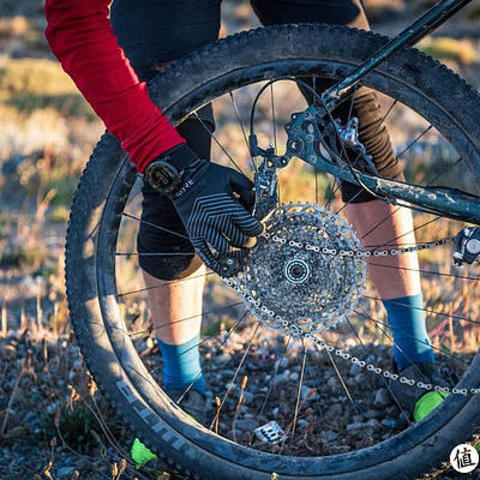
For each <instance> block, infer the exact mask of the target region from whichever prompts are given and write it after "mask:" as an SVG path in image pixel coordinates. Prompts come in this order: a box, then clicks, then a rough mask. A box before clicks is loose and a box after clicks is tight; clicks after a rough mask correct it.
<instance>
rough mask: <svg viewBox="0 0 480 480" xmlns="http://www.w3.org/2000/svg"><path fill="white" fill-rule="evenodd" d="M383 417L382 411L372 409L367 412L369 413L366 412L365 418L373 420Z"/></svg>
mask: <svg viewBox="0 0 480 480" xmlns="http://www.w3.org/2000/svg"><path fill="white" fill-rule="evenodd" d="M387 411H388V410H387ZM382 415H383V413H382V412H381V411H380V410H373V409H371V410H367V411H366V412H365V417H367V418H370V419H372V418H380V417H381V416H382Z"/></svg>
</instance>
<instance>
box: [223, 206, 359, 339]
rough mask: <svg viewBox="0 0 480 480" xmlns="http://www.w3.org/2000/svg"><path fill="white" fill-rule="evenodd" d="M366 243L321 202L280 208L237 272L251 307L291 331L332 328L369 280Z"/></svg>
mask: <svg viewBox="0 0 480 480" xmlns="http://www.w3.org/2000/svg"><path fill="white" fill-rule="evenodd" d="M361 249H362V246H361V243H360V240H359V239H358V237H357V236H356V234H355V232H354V231H353V230H352V228H351V227H350V226H349V225H348V224H347V223H346V222H345V221H344V220H343V219H342V218H341V217H340V216H339V215H336V214H335V213H333V212H331V211H329V210H326V209H324V208H322V207H319V206H318V205H311V204H290V205H283V206H280V207H278V208H276V209H275V210H274V211H273V212H272V213H271V215H270V216H269V217H268V219H267V220H266V222H265V231H264V234H263V235H262V236H261V237H260V238H259V239H258V243H257V244H256V246H255V247H254V248H253V249H252V250H251V253H250V254H249V256H248V258H247V259H246V261H245V264H244V266H243V269H242V271H241V272H240V273H238V274H237V276H236V277H234V278H231V279H230V281H231V282H232V286H233V287H234V288H235V290H236V291H237V292H238V293H240V295H241V296H242V298H243V300H244V302H245V304H246V306H247V308H248V310H249V311H250V313H251V314H252V315H254V316H255V317H257V318H258V319H259V320H260V321H262V322H263V323H265V324H266V325H269V326H271V327H273V328H277V329H281V330H284V331H286V332H288V333H289V334H290V335H292V334H293V335H296V336H299V335H305V334H307V333H314V332H321V331H323V330H326V329H328V328H332V327H333V326H335V325H336V324H337V323H338V322H340V321H341V320H342V319H344V318H345V317H346V316H347V315H348V314H349V313H350V312H351V311H352V310H353V309H354V308H355V305H356V304H357V302H358V299H359V297H360V295H361V293H362V291H363V288H364V284H365V280H366V264H365V260H364V259H363V258H362V257H361V256H356V255H352V256H338V255H335V254H334V252H337V251H339V250H345V251H351V252H357V251H359V250H361Z"/></svg>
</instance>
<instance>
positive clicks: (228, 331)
mask: <svg viewBox="0 0 480 480" xmlns="http://www.w3.org/2000/svg"><path fill="white" fill-rule="evenodd" d="M247 315H248V311H246V310H245V311H244V312H243V313H242V316H241V317H240V319H239V320H237V322H236V323H235V324H234V326H233V327H232V328H231V329H230V330H227V329H226V328H225V329H223V330H221V331H220V332H219V333H218V334H217V335H209V336H208V337H205V338H202V340H200V341H199V342H198V343H197V344H196V345H193V346H192V347H190V348H188V349H187V350H185V351H184V352H182V353H181V354H180V355H179V357H181V356H182V355H185V354H186V353H188V352H189V351H190V350H193V349H194V348H198V347H199V346H200V345H203V344H204V343H206V342H208V341H209V340H217V341H219V340H218V338H219V337H220V335H221V334H222V332H227V336H226V338H227V340H228V338H230V335H231V334H232V333H233V332H234V331H235V330H236V329H237V327H238V326H239V325H240V323H242V322H243V320H244V319H245V318H246V316H247ZM225 342H226V340H224V341H223V342H219V343H220V347H221V346H223V345H224V344H225Z"/></svg>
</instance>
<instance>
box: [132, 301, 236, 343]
mask: <svg viewBox="0 0 480 480" xmlns="http://www.w3.org/2000/svg"><path fill="white" fill-rule="evenodd" d="M239 305H242V302H236V303H232V304H230V305H223V306H221V307H216V308H212V309H211V310H208V311H207V312H202V313H198V314H196V315H192V316H190V317H185V318H182V319H180V320H174V321H173V322H169V323H165V324H164V325H160V326H159V327H150V328H147V329H145V330H137V331H135V332H127V333H128V335H129V336H133V335H141V334H143V333H150V332H153V331H158V330H162V329H163V328H167V327H170V326H171V325H176V324H178V323H183V322H188V321H189V320H193V319H194V318H198V317H203V315H209V314H211V313H216V312H218V311H222V310H228V309H229V308H235V307H238V306H239Z"/></svg>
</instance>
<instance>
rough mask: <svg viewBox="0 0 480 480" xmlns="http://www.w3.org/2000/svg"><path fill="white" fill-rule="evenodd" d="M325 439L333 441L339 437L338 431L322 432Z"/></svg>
mask: <svg viewBox="0 0 480 480" xmlns="http://www.w3.org/2000/svg"><path fill="white" fill-rule="evenodd" d="M322 437H323V440H324V441H326V442H333V441H334V440H336V439H337V438H338V433H336V432H323V434H322Z"/></svg>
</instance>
